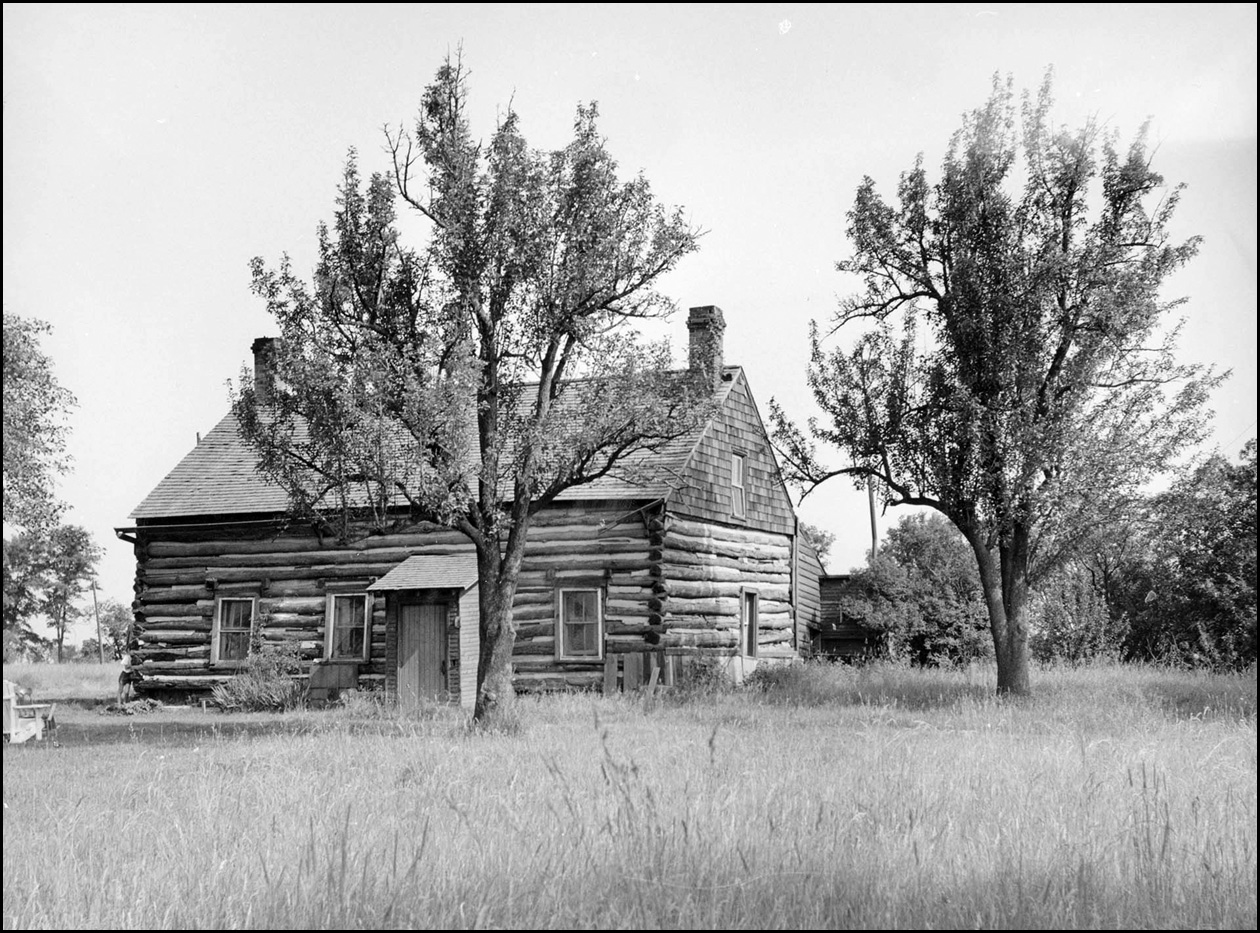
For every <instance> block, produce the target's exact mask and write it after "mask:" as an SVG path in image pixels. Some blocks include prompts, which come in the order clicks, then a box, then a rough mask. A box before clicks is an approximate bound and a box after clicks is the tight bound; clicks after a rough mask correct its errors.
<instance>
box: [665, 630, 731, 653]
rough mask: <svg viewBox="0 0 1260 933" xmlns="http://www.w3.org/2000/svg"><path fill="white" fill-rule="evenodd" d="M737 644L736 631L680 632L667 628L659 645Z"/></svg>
mask: <svg viewBox="0 0 1260 933" xmlns="http://www.w3.org/2000/svg"><path fill="white" fill-rule="evenodd" d="M737 644H739V633H738V632H719V631H714V632H699V633H695V634H691V633H686V634H684V633H682V632H678V631H675V630H672V629H667V630H666V631H665V633H664V634H663V635H662V636H661V645H662V646H663V647H665V648H667V649H668V648H698V647H726V646H730V645H737Z"/></svg>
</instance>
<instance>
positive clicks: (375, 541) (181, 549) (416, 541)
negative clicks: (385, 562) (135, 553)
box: [148, 525, 472, 557]
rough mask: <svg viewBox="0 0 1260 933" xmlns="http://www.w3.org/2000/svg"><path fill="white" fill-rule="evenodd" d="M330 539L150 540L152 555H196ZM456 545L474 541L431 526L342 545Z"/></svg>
mask: <svg viewBox="0 0 1260 933" xmlns="http://www.w3.org/2000/svg"><path fill="white" fill-rule="evenodd" d="M330 544H331V542H330V541H329V540H328V539H327V538H324V539H322V540H321V539H320V538H317V537H316V536H314V535H302V536H295V535H284V536H279V537H275V538H256V539H253V540H241V539H226V538H223V539H218V540H213V541H201V540H199V541H187V542H186V541H150V542H149V544H148V548H149V556H150V557H197V556H214V555H217V554H280V553H289V554H303V553H310V552H312V551H324V550H328V548H329V546H330ZM434 546H441V547H454V548H462V549H463V550H469V551H470V550H471V549H472V544H471V542H469V540H468V539H467V538H466V537H464V535H463V534H461V533H460V532H458V531H451V530H449V529H442V528H440V527H439V526H436V525H433V526H429V528H427V529H423V530H418V531H415V532H411V533H406V534H393V535H372V536H368V537H364V538H360V539H358V540H356V541H350V542H348V543H346V544H343V545H340V548H341V549H343V550H348V551H370V550H383V549H389V548H399V547H406V548H417V547H434Z"/></svg>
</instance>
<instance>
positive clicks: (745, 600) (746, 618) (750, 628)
mask: <svg viewBox="0 0 1260 933" xmlns="http://www.w3.org/2000/svg"><path fill="white" fill-rule="evenodd" d="M739 651H740V654H742V655H744V657H747V658H755V657H756V656H757V594H756V593H754V592H750V591H748V590H745V591H744V593H743V595H741V596H740V600H739Z"/></svg>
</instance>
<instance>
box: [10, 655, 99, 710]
mask: <svg viewBox="0 0 1260 933" xmlns="http://www.w3.org/2000/svg"><path fill="white" fill-rule="evenodd" d="M121 670H122V662H121V661H106V662H105V663H104V664H98V663H96V662H94V661H73V662H67V663H65V664H48V663H31V662H28V661H17V662H13V663H6V664H5V665H4V679H5V680H12V681H15V682H16V683H19V684H21V685H22V686H23V687H26V688H28V689H29V690H31V692H32V696H33V698H34V699H35V700H37V701H38V702H41V703H45V702H48V701H49V700H54V701H63V702H66V701H69V702H78V703H95V702H112V701H113V700H115V699H116V698H117V692H118V674H119V672H120V671H121Z"/></svg>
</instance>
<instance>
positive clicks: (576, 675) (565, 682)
mask: <svg viewBox="0 0 1260 933" xmlns="http://www.w3.org/2000/svg"><path fill="white" fill-rule="evenodd" d="M603 679H604V674H603V671H589V672H588V671H570V672H566V673H563V674H541V673H540V674H517V675H516V676H515V677H513V678H512V682H513V686H515V687H516V689H517V691H518V692H520V693H535V692H542V691H548V690H572V689H594V688H596V687H598V686H599V685H600V684H602V683H603Z"/></svg>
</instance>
